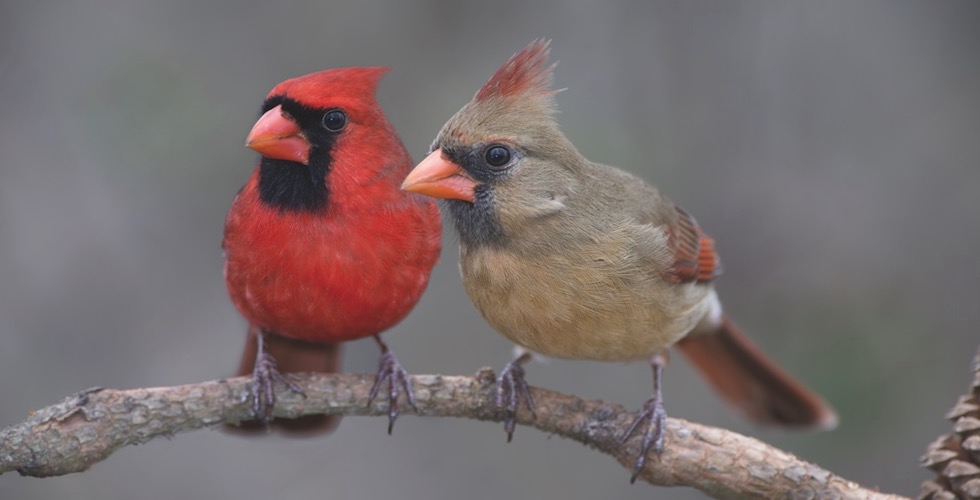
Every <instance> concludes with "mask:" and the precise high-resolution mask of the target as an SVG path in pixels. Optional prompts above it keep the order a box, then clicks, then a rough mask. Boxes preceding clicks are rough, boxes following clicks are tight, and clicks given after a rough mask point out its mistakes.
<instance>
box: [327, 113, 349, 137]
mask: <svg viewBox="0 0 980 500" xmlns="http://www.w3.org/2000/svg"><path fill="white" fill-rule="evenodd" d="M344 125H347V115H345V114H344V112H343V111H341V110H339V109H335V110H333V111H327V114H325V115H323V128H325V129H327V130H329V131H331V132H340V130H341V129H342V128H344Z"/></svg>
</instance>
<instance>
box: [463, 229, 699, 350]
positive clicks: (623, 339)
mask: <svg viewBox="0 0 980 500" xmlns="http://www.w3.org/2000/svg"><path fill="white" fill-rule="evenodd" d="M532 254H533V255H534V257H533V258H532V257H528V255H532ZM664 258H665V257H664V256H660V255H651V254H650V253H649V252H644V250H643V249H642V248H637V247H636V246H635V245H634V243H633V239H632V238H629V237H628V235H626V234H625V231H617V230H616V229H613V230H611V231H609V232H607V233H605V234H604V235H602V236H596V237H593V238H592V239H590V240H589V241H586V242H584V243H580V244H578V245H576V246H574V247H565V248H560V249H558V248H556V249H554V250H553V251H551V252H548V253H545V254H541V252H539V251H535V252H533V253H530V252H529V253H525V254H523V255H522V254H521V253H520V252H516V251H513V250H510V249H500V248H490V247H479V248H463V249H461V261H460V267H461V272H462V274H463V283H464V285H465V287H466V291H467V293H469V295H470V298H471V299H472V300H473V303H474V304H475V305H476V306H477V308H478V309H479V310H480V312H481V313H482V314H483V316H484V318H486V320H487V322H488V323H490V325H491V326H493V327H494V328H495V329H496V330H498V331H499V332H500V333H501V334H503V335H504V336H505V337H507V338H508V339H510V340H511V341H513V342H514V343H516V344H518V345H521V346H523V347H525V348H528V349H530V350H533V351H535V352H538V353H541V354H543V355H546V356H551V357H556V358H568V359H590V360H598V361H629V360H637V359H643V358H646V357H648V356H650V355H651V354H652V353H654V352H655V351H657V350H659V349H662V348H664V347H667V346H669V345H670V344H672V343H674V342H676V341H677V340H678V339H680V338H681V337H683V336H684V335H685V334H687V333H688V332H689V331H691V330H692V329H693V328H694V327H695V326H696V325H697V324H698V322H699V321H700V320H701V319H702V318H703V317H704V316H705V314H707V313H708V312H709V310H710V308H711V302H712V299H711V297H712V296H713V292H712V289H711V287H710V286H706V285H697V284H691V283H688V284H673V283H668V282H667V281H665V280H663V279H662V278H661V277H660V274H659V272H658V268H660V266H664V265H667V264H666V262H659V260H661V259H664Z"/></svg>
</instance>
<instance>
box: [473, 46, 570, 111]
mask: <svg viewBox="0 0 980 500" xmlns="http://www.w3.org/2000/svg"><path fill="white" fill-rule="evenodd" d="M550 43H551V42H550V40H544V39H538V40H535V41H533V42H531V43H530V44H529V45H528V46H527V47H524V48H523V49H521V51H520V52H518V53H516V54H514V55H513V56H512V57H511V58H510V59H509V60H508V61H507V62H506V63H504V65H503V66H501V67H500V69H498V70H497V72H496V73H494V74H493V76H492V77H490V80H488V81H487V83H486V84H485V85H483V88H481V89H480V91H479V92H477V93H476V96H475V97H474V98H473V99H474V100H475V101H477V102H479V101H485V100H487V99H492V98H494V97H499V98H507V97H516V96H522V95H526V94H540V95H546V94H553V93H554V92H555V91H554V90H552V89H551V73H552V72H553V71H554V69H555V64H550V65H549V64H548V52H549V51H550V49H549V47H548V45H549V44H550Z"/></svg>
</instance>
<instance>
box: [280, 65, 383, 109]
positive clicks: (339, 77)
mask: <svg viewBox="0 0 980 500" xmlns="http://www.w3.org/2000/svg"><path fill="white" fill-rule="evenodd" d="M387 72H388V68H385V67H357V68H335V69H328V70H326V71H319V72H317V73H310V74H308V75H303V76H300V77H296V78H291V79H289V80H286V81H284V82H282V83H280V84H279V85H276V86H275V87H274V88H273V89H272V90H271V91H270V92H269V97H272V96H274V95H283V94H285V95H288V96H290V97H292V98H294V99H296V100H298V101H300V102H302V103H304V104H306V105H309V106H313V107H322V106H330V105H336V104H333V103H337V102H338V101H340V102H359V101H362V100H364V99H365V98H366V97H371V96H374V93H375V90H377V88H378V82H379V81H380V80H381V77H382V76H383V75H384V74H385V73H387Z"/></svg>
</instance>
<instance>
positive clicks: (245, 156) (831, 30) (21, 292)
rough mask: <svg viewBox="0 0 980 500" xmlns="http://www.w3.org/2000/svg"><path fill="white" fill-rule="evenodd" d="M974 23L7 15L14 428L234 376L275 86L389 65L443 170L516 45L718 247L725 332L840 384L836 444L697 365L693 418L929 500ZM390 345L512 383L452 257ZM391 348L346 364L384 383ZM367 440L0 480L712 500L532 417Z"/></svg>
mask: <svg viewBox="0 0 980 500" xmlns="http://www.w3.org/2000/svg"><path fill="white" fill-rule="evenodd" d="M977 26H980V5H978V4H977V3H975V2H966V1H963V2H884V1H879V2H871V1H868V2H850V1H825V2H809V3H802V2H776V1H773V2H756V1H753V2H738V3H736V2H713V1H712V2H709V1H693V2H680V1H675V2H647V3H641V2H633V3H632V4H630V3H620V4H616V3H610V2H582V1H579V2H565V3H559V2H544V3H541V4H538V5H536V6H529V5H526V2H521V1H516V0H515V1H510V0H508V1H504V2H482V3H481V4H464V3H459V2H451V1H437V0H432V1H428V2H419V3H414V4H413V3H410V2H396V1H393V0H392V1H390V2H373V1H360V2H356V3H355V2H351V3H349V4H341V3H338V2H312V1H280V2H265V3H261V4H259V3H255V4H254V5H251V6H247V5H244V4H242V5H237V6H234V5H233V4H232V3H230V2H225V3H220V4H218V3H210V2H201V1H198V0H194V1H191V0H176V1H170V2H160V1H151V0H131V1H122V0H88V1H63V2H53V1H45V0H40V1H34V2H17V3H14V2H4V3H3V4H2V6H0V96H2V108H0V109H2V111H0V394H2V397H3V403H2V405H0V426H3V425H9V424H13V423H16V422H19V421H21V420H22V419H24V418H25V417H26V415H27V413H28V412H29V411H30V410H32V409H37V408H40V407H42V406H45V405H48V404H51V403H54V402H57V401H59V400H60V399H62V398H63V397H65V396H66V395H69V394H71V393H73V392H75V391H78V390H80V389H83V388H87V387H90V386H94V385H101V386H107V387H138V386H159V385H173V384H184V383H191V382H197V381H203V380H209V379H214V378H217V377H220V376H226V375H228V374H230V373H231V371H232V369H233V368H234V366H235V365H236V363H237V360H238V356H239V352H240V349H241V345H242V343H243V338H244V331H245V326H244V322H243V320H242V319H241V318H240V317H239V316H238V314H237V313H236V311H235V310H234V309H233V307H232V306H231V304H230V303H229V301H228V299H227V297H226V295H225V289H224V283H223V280H222V275H221V267H222V256H221V251H220V248H219V243H220V239H221V232H222V227H223V223H224V216H225V211H226V210H227V208H228V206H229V204H230V202H231V199H232V197H233V196H234V194H235V192H236V190H237V189H238V188H239V186H241V185H242V184H243V183H244V181H245V179H246V178H247V176H248V175H249V173H250V171H251V170H252V168H253V166H254V164H255V162H256V155H255V154H254V153H253V152H252V151H250V150H248V149H246V148H244V147H243V146H242V143H243V140H244V137H245V134H246V133H247V132H248V130H249V128H250V127H251V125H252V123H253V122H254V120H255V118H256V117H257V116H258V115H257V113H258V109H259V106H260V104H261V102H262V100H263V98H264V96H265V94H266V92H267V91H268V90H269V89H270V88H271V87H272V86H273V85H275V84H276V83H277V82H279V81H281V80H283V79H285V78H287V77H293V76H298V75H301V74H305V73H309V72H312V71H315V70H320V69H325V68H330V67H339V66H351V65H387V66H391V67H392V68H393V70H392V71H391V73H390V74H389V75H388V76H387V77H386V78H385V79H384V81H383V83H382V85H381V88H380V91H379V99H380V101H381V103H382V105H383V106H384V108H385V109H386V111H387V113H388V115H389V116H390V118H391V120H392V121H393V122H394V124H395V126H396V127H397V128H398V130H399V131H400V132H401V134H402V137H403V138H404V141H405V143H406V145H407V146H408V148H409V150H410V151H411V152H412V154H413V155H414V157H415V158H416V159H420V158H421V157H422V155H423V153H424V152H425V151H426V149H427V147H428V144H429V143H430V141H431V140H432V138H433V137H434V136H435V133H436V132H437V131H438V129H439V127H440V126H441V125H442V123H443V122H444V121H445V120H446V119H447V118H448V117H449V116H450V115H451V114H452V113H454V112H455V111H456V110H457V109H458V108H459V107H460V106H461V105H462V104H463V103H464V102H465V101H466V100H468V99H469V98H470V96H472V95H473V93H474V92H475V91H476V90H477V89H478V88H479V87H480V86H481V85H482V84H483V83H484V81H486V79H487V78H488V77H489V76H490V75H491V73H492V72H493V71H494V70H495V69H496V68H497V67H498V66H499V65H500V64H502V63H503V62H504V61H505V60H506V59H507V58H508V57H509V56H510V55H511V54H512V53H514V52H515V51H517V50H519V49H520V48H521V47H522V46H524V45H525V44H526V43H527V42H529V41H530V40H532V39H533V38H535V37H539V36H544V37H549V38H553V40H554V42H553V51H552V54H553V58H555V59H558V60H560V61H561V63H560V64H559V66H558V69H557V73H556V77H557V79H556V85H557V86H558V87H567V88H568V90H567V91H565V92H563V93H561V94H560V95H559V96H558V102H559V105H560V107H561V110H562V113H561V114H560V115H559V119H560V121H561V124H562V127H563V129H564V130H565V132H566V133H567V134H568V136H569V137H570V138H571V139H572V140H573V142H575V143H576V144H577V145H578V147H579V149H580V150H581V151H582V152H583V153H584V154H585V155H586V156H588V157H590V158H592V159H594V160H598V161H602V162H605V163H611V164H614V165H619V166H622V167H624V168H626V169H628V170H630V171H632V172H635V173H637V174H639V175H641V176H643V177H644V178H646V179H648V180H650V181H653V182H656V183H657V184H658V185H659V186H660V187H661V188H662V189H663V190H664V191H665V192H667V193H668V194H669V195H670V196H671V197H672V198H673V199H675V200H676V201H678V202H679V203H680V204H682V205H683V206H684V207H685V208H687V209H688V210H689V211H690V212H692V213H693V214H695V215H696V216H697V218H698V221H699V222H700V223H701V224H702V226H704V227H705V228H706V230H707V231H708V232H709V233H710V234H712V235H713V236H714V237H715V239H716V240H717V242H718V245H719V248H720V251H721V255H722V259H723V260H724V263H725V266H726V273H725V275H724V276H723V277H722V278H721V280H720V281H719V282H718V286H719V288H720V292H721V296H722V298H723V300H724V301H725V302H726V304H727V309H728V311H729V312H730V313H731V314H732V315H733V316H734V317H735V319H736V320H737V321H739V322H740V323H741V325H742V326H743V328H744V329H745V330H746V331H747V332H748V333H750V334H751V336H752V337H753V338H754V339H755V340H757V341H758V343H759V344H761V345H762V346H763V347H764V349H765V350H766V351H768V352H769V353H770V354H771V355H772V356H773V357H774V358H776V359H777V360H779V361H780V363H781V364H783V365H785V366H786V367H787V368H789V369H790V370H791V371H792V372H794V373H795V374H797V375H798V376H799V377H801V378H802V379H804V380H805V381H807V383H808V384H810V385H811V386H812V387H814V388H815V389H817V390H818V391H819V392H821V393H822V394H824V395H825V396H826V397H827V398H828V399H829V400H830V401H831V402H832V403H833V404H834V405H836V406H837V408H838V409H839V411H840V414H841V426H840V428H839V429H838V430H837V431H834V432H831V433H822V434H792V433H774V432H769V431H764V430H760V429H756V428H753V427H750V426H748V425H746V424H744V423H743V422H742V421H740V420H738V419H737V418H736V417H734V416H733V415H732V414H731V413H729V412H728V411H727V410H726V409H725V408H724V407H723V406H722V404H721V403H720V402H719V400H718V399H717V398H716V397H715V396H714V395H713V394H711V393H710V392H709V391H708V390H707V389H706V387H705V386H704V385H703V384H702V383H701V382H700V380H698V379H697V377H696V376H695V375H694V374H693V373H691V371H690V370H689V368H688V366H687V365H686V364H685V362H684V361H683V360H682V359H681V358H680V357H677V358H675V361H674V363H673V364H672V365H671V367H670V368H669V370H668V372H667V380H666V398H667V399H666V401H667V408H668V412H669V413H670V414H671V415H673V416H677V417H683V418H687V419H690V420H695V421H698V422H703V423H708V424H714V425H719V426H725V427H729V428H732V429H734V430H737V431H740V432H744V433H748V434H750V435H753V436H757V437H759V438H761V439H763V440H766V441H768V442H771V443H773V444H775V445H777V446H780V447H783V448H785V449H787V450H790V451H792V452H793V453H796V454H798V455H800V456H801V457H803V458H806V459H809V460H812V461H815V462H817V463H819V464H821V465H823V466H825V467H827V468H829V469H831V470H833V471H835V472H838V473H840V474H842V475H843V476H845V477H847V478H849V479H853V480H856V481H859V482H861V483H863V484H865V485H869V486H878V487H880V488H881V489H883V490H887V491H891V492H901V493H905V494H915V493H917V491H918V485H919V483H920V482H921V481H922V480H923V479H924V478H926V477H928V475H927V474H926V472H924V471H923V470H921V469H919V467H918V465H917V459H918V457H919V455H920V454H921V452H922V450H923V449H924V446H925V445H926V444H927V443H928V442H929V441H930V440H931V439H933V438H934V437H935V436H936V435H938V434H939V433H941V432H944V431H946V430H947V429H948V424H947V423H946V422H945V421H944V420H943V413H945V411H946V410H947V409H948V408H949V407H950V406H951V405H952V404H953V402H954V401H955V399H956V396H957V395H958V394H960V393H961V392H963V390H964V389H965V388H966V384H967V381H968V376H967V374H968V370H969V363H970V360H971V358H972V356H973V353H974V352H975V349H976V347H977V344H978V341H980V335H978V320H980V317H978V316H980V313H978V304H980V292H978V287H977V282H978V277H980V276H978V275H980V269H978V263H977V254H978V251H980V232H978V230H980V165H978V158H980V59H978V55H977V54H978V51H977V49H978V48H980V45H978V41H980V31H978V30H977ZM445 241H446V245H445V249H444V252H443V260H442V263H441V264H440V265H439V266H438V267H437V269H436V270H435V273H434V275H433V278H432V281H431V284H430V286H429V290H428V293H427V294H426V295H425V297H423V299H422V301H421V302H420V304H419V305H418V307H417V308H416V309H415V311H414V312H413V314H412V315H411V316H410V317H409V318H408V319H406V320H405V321H404V322H402V323H401V324H400V325H398V326H397V327H396V328H394V329H392V331H391V332H390V333H389V334H387V335H386V338H387V339H388V340H389V341H390V343H391V345H392V347H393V348H394V349H395V351H396V352H397V353H398V355H399V357H400V359H401V361H402V362H403V363H404V364H405V366H406V367H407V368H408V369H409V370H410V371H413V372H416V373H447V374H460V373H463V374H469V373H473V372H475V371H476V370H477V368H479V367H480V366H483V365H491V366H493V367H494V368H496V369H499V368H500V367H502V366H503V364H504V363H505V362H506V361H507V360H508V359H509V357H510V347H511V346H510V345H509V344H508V343H507V342H505V341H504V340H503V339H502V338H501V337H499V336H498V335H496V334H495V333H494V332H493V331H492V330H491V329H490V328H489V327H487V326H486V325H485V324H484V323H483V322H482V320H481V319H480V316H479V315H478V313H477V312H476V311H475V310H474V309H473V307H472V306H471V305H470V303H469V301H468V299H467V298H466V296H465V294H464V293H463V291H462V288H461V285H460V282H459V277H458V275H457V267H456V248H455V243H454V237H453V236H452V235H451V234H447V236H446V239H445ZM376 360H377V350H376V347H375V346H374V344H373V343H372V342H370V341H360V342H355V343H353V344H350V345H349V346H348V348H347V352H346V367H347V368H348V369H349V370H352V371H362V372H367V371H373V370H374V369H375V367H376ZM528 376H529V380H530V381H531V383H533V384H535V385H540V386H543V387H548V388H553V389H557V390H561V391H566V392H572V393H576V394H580V395H582V396H587V397H590V398H602V399H606V400H610V401H615V402H618V403H622V404H625V405H626V406H628V407H630V408H637V407H639V406H640V405H641V404H642V402H643V401H644V400H645V399H646V398H647V397H648V394H649V390H650V387H649V370H648V368H647V367H646V366H644V365H643V364H642V363H640V364H633V365H618V364H600V363H587V362H573V361H554V362H551V363H549V364H547V365H535V366H532V367H531V368H530V369H529V374H528ZM385 426H386V422H385V421H384V420H383V419H381V418H363V417H362V418H348V419H346V420H344V422H343V424H342V425H341V426H340V428H339V430H338V431H337V432H336V433H335V434H334V435H332V436H330V437H328V438H321V439H312V440H284V439H280V438H263V439H258V440H243V439H241V438H238V437H232V436H228V435H226V434H223V433H220V432H217V431H213V430H202V431H198V432H195V433H191V434H181V435H179V436H176V437H175V438H174V439H171V440H157V441H153V442H151V443H149V444H147V445H145V446H140V447H129V448H125V449H123V450H121V451H119V452H118V453H116V454H115V455H113V456H112V457H111V458H110V459H108V460H107V461H105V462H103V463H99V464H97V465H95V466H94V467H93V468H92V469H91V470H90V471H89V472H86V473H84V474H75V475H71V476H68V477H63V478H54V479H44V480H38V479H28V478H21V477H18V476H17V475H16V474H7V475H4V476H2V477H0V498H4V499H31V498H78V499H104V498H213V499H226V498H227V499H232V498H234V499H240V498H290V499H292V498H316V499H345V498H358V499H360V498H363V499H379V498H393V497H396V496H397V497H406V498H464V497H465V498H467V499H469V500H477V499H499V498H502V497H511V498H563V497H567V498H598V497H615V498H650V497H651V496H654V495H656V496H657V497H658V498H700V497H701V495H700V494H699V493H698V492H696V491H694V490H686V489H670V490H666V489H657V490H654V489H652V488H651V487H649V486H646V485H635V486H630V485H629V483H628V474H627V472H626V471H625V470H623V469H622V468H621V467H620V466H619V465H618V464H616V463H614V461H613V460H611V459H610V458H608V457H606V456H603V455H600V454H598V453H596V452H594V451H590V450H588V449H586V448H584V447H582V446H580V445H578V444H575V443H572V442H568V441H565V440H562V439H550V438H549V437H548V436H546V435H544V434H542V433H539V432H536V431H533V430H529V429H527V428H519V429H518V431H517V434H516V435H515V442H513V443H511V444H506V443H505V437H504V433H503V431H502V430H501V427H500V426H499V425H494V424H488V423H477V422H471V421H460V420H448V419H419V418H413V417H411V416H406V417H404V418H403V419H401V420H399V422H398V426H397V427H396V429H395V434H394V435H393V436H391V437H389V436H387V435H386V434H385Z"/></svg>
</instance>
